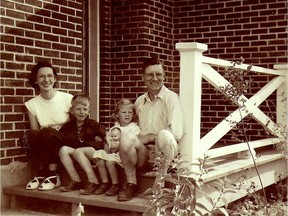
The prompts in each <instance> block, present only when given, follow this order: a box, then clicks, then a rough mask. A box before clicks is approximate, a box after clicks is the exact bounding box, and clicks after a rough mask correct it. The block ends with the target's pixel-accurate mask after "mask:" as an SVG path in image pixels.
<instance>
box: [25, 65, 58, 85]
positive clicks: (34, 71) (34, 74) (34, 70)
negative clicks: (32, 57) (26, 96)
mask: <svg viewBox="0 0 288 216" xmlns="http://www.w3.org/2000/svg"><path fill="white" fill-rule="evenodd" d="M43 67H49V68H51V69H52V70H53V74H54V76H55V77H57V72H56V70H55V68H53V67H52V65H51V64H50V63H49V62H46V61H40V62H38V63H37V64H36V65H35V66H34V67H33V68H32V70H31V73H30V77H29V83H30V85H31V86H32V87H33V88H34V89H37V90H40V88H39V86H38V84H36V81H37V74H38V70H39V69H40V68H43ZM55 85H56V82H55V83H54V86H53V87H55Z"/></svg>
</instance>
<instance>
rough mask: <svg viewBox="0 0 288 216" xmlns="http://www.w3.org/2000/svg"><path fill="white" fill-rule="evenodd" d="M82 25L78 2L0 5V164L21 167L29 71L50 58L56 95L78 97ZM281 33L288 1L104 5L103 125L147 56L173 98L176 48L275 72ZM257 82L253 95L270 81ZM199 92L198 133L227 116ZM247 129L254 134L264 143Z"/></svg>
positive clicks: (134, 88)
mask: <svg viewBox="0 0 288 216" xmlns="http://www.w3.org/2000/svg"><path fill="white" fill-rule="evenodd" d="M81 24H82V1H81V0H67V1H65V0H63V1H59V0H57V1H56V0H54V1H52V3H51V1H50V0H47V1H45V0H43V1H40V0H38V1H37V0H33V1H32V0H25V1H24V0H17V1H13V0H9V1H8V0H1V32H2V34H1V61H0V63H1V150H0V152H1V164H8V163H9V162H11V161H12V160H25V155H24V154H23V152H22V151H21V149H20V148H19V147H18V146H17V145H18V143H17V142H16V139H17V138H18V137H19V136H20V134H21V133H22V131H23V130H26V129H28V128H29V125H28V119H27V115H26V113H25V112H26V111H25V108H24V106H23V103H24V101H26V100H28V99H30V98H31V97H32V96H33V95H34V94H35V92H34V90H33V89H32V88H31V87H30V86H29V84H28V83H27V79H26V78H27V75H28V74H29V71H30V69H31V66H32V65H33V64H35V63H36V62H37V61H38V60H39V59H43V58H44V59H51V61H52V63H53V65H55V66H56V68H57V69H58V71H59V72H60V82H59V84H60V85H59V87H60V89H61V90H64V91H69V92H70V93H75V92H79V91H81V88H82V76H81V75H82V70H81V68H82V62H81V59H82V54H81V53H82V46H81V45H82V44H81V41H82V38H81V37H82V35H81V29H82V27H81ZM286 27H287V3H286V0H272V1H271V0H269V1H268V0H247V1H240V0H239V1H238V0H226V1H220V0H211V1H208V0H205V1H204V0H202V1H201V0H197V1H196V0H181V1H172V0H163V1H158V0H149V1H148V0H101V1H100V41H101V42H100V58H101V59H100V68H101V71H100V81H101V86H100V121H101V122H102V123H104V124H106V125H107V126H108V125H109V124H111V119H110V114H111V111H112V110H113V109H114V105H115V102H116V101H117V100H118V99H119V98H121V97H129V98H132V99H134V98H136V97H137V96H139V95H140V94H142V93H143V92H144V91H145V88H144V86H143V83H142V81H141V79H140V74H141V70H140V67H141V62H142V60H143V58H144V57H147V56H153V55H156V56H158V57H159V58H160V59H162V60H163V61H164V63H165V65H166V66H167V67H166V73H167V79H166V85H167V86H168V87H170V88H172V89H173V90H175V91H176V92H178V91H179V88H178V87H179V53H178V51H177V50H176V49H175V44H176V43H177V42H187V41H189V42H194V41H196V42H201V43H206V44H208V47H209V51H208V52H206V53H205V55H207V56H211V57H215V58H222V59H226V60H238V59H239V58H240V56H243V57H244V58H245V62H246V63H253V64H254V65H260V66H264V67H268V68H272V66H273V65H274V64H277V63H287V32H286ZM256 78H257V79H255V81H254V83H255V85H254V86H253V91H257V89H259V87H261V86H263V85H264V83H265V82H266V81H267V80H268V79H270V78H269V77H263V76H258V77H256ZM253 79H254V77H253ZM203 93H204V94H203V102H204V105H203V114H202V119H203V120H205V122H204V123H203V127H202V129H203V130H202V133H204V132H207V131H209V130H210V129H211V127H213V126H214V125H215V124H216V123H217V122H218V121H219V120H220V119H221V118H223V117H224V116H225V115H227V113H228V112H229V111H231V109H232V108H230V107H227V106H225V107H226V108H225V109H227V110H224V109H223V106H224V105H226V104H225V103H224V105H223V104H220V106H218V107H216V105H219V104H218V102H216V101H215V100H216V99H218V98H219V97H220V96H219V95H217V94H215V90H213V89H211V86H209V85H208V84H207V83H204V84H203ZM251 93H253V92H251ZM272 99H273V98H272ZM267 112H268V110H267ZM252 123H253V124H255V127H254V128H256V129H255V130H252V131H251V135H253V136H262V135H263V134H261V133H259V131H260V129H259V125H257V124H256V123H254V122H252ZM227 139H229V138H227Z"/></svg>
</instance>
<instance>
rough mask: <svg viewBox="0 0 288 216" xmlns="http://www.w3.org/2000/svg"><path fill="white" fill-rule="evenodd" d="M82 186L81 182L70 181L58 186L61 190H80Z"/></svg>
mask: <svg viewBox="0 0 288 216" xmlns="http://www.w3.org/2000/svg"><path fill="white" fill-rule="evenodd" d="M81 188H82V182H76V181H71V182H70V183H69V184H68V185H67V186H65V187H64V186H62V187H60V191H61V192H70V191H73V190H80V189H81Z"/></svg>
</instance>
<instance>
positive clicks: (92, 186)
mask: <svg viewBox="0 0 288 216" xmlns="http://www.w3.org/2000/svg"><path fill="white" fill-rule="evenodd" d="M98 187H99V184H95V183H89V184H88V185H87V186H86V187H85V188H84V189H81V190H80V194H81V195H92V194H93V193H94V191H96V190H97V188H98Z"/></svg>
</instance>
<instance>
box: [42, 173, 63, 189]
mask: <svg viewBox="0 0 288 216" xmlns="http://www.w3.org/2000/svg"><path fill="white" fill-rule="evenodd" d="M60 186H61V181H60V176H59V175H54V176H50V177H47V178H46V179H45V180H44V181H43V182H42V184H41V185H40V186H39V188H38V190H43V191H46V190H52V189H54V188H57V187H60Z"/></svg>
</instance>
